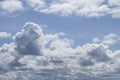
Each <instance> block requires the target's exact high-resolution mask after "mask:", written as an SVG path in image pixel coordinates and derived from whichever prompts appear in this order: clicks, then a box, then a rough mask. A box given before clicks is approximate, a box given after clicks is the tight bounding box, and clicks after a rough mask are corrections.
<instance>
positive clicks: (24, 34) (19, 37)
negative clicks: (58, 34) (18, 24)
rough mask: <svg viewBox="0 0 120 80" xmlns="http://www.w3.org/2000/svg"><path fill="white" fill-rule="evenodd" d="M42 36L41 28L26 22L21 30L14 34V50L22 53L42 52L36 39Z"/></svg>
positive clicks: (35, 53) (33, 53) (38, 53)
mask: <svg viewBox="0 0 120 80" xmlns="http://www.w3.org/2000/svg"><path fill="white" fill-rule="evenodd" d="M42 36H43V34H42V29H41V28H40V27H39V26H38V25H37V24H33V23H30V22H29V23H26V24H25V26H24V28H23V30H22V31H21V32H18V33H17V34H16V35H15V36H14V42H15V46H16V48H15V50H16V51H17V52H18V53H19V54H22V55H40V54H42V52H41V49H42V48H41V46H40V45H38V39H39V38H41V37H42ZM39 44H40V43H39Z"/></svg>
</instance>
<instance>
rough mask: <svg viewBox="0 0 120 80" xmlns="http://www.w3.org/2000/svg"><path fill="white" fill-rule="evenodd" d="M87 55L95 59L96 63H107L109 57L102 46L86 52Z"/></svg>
mask: <svg viewBox="0 0 120 80" xmlns="http://www.w3.org/2000/svg"><path fill="white" fill-rule="evenodd" d="M88 55H89V56H91V57H93V58H95V60H96V61H98V62H101V61H102V62H105V61H109V59H110V58H109V57H108V56H107V54H106V49H105V48H104V46H98V47H96V48H95V49H92V50H91V51H90V52H88Z"/></svg>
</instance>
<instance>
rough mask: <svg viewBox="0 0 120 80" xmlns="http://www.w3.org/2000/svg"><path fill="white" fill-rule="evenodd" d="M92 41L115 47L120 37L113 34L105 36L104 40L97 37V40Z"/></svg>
mask: <svg viewBox="0 0 120 80" xmlns="http://www.w3.org/2000/svg"><path fill="white" fill-rule="evenodd" d="M92 41H93V42H96V43H103V44H107V45H113V44H116V43H118V42H119V41H120V37H119V36H118V35H117V34H113V33H111V34H108V35H105V36H104V38H103V39H99V38H97V37H95V38H93V40H92Z"/></svg>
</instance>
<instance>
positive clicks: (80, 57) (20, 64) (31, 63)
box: [0, 22, 120, 78]
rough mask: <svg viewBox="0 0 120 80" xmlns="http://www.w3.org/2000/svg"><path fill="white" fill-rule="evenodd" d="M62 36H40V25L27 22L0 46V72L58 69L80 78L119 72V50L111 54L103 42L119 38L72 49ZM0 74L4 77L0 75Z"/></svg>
mask: <svg viewBox="0 0 120 80" xmlns="http://www.w3.org/2000/svg"><path fill="white" fill-rule="evenodd" d="M64 35H65V34H64V33H63V32H61V33H56V34H44V33H43V30H42V28H41V26H39V25H38V24H35V23H32V22H27V23H26V24H25V25H24V27H23V29H22V30H21V31H20V32H18V33H16V34H15V36H13V42H11V43H10V44H4V45H3V46H2V47H0V69H1V70H7V71H8V73H9V71H10V70H11V69H13V70H28V69H30V70H41V69H53V70H54V69H61V68H62V69H69V71H71V73H80V74H84V75H88V74H89V75H94V74H99V75H100V74H102V75H103V74H106V73H119V71H118V70H119V69H120V68H119V64H120V61H119V57H120V50H115V51H112V50H110V48H109V43H106V42H104V41H105V40H108V41H110V40H112V41H113V40H115V39H118V40H119V36H115V35H113V34H109V35H107V36H105V37H104V38H103V41H102V40H99V42H98V43H97V42H96V41H95V40H94V41H95V42H93V43H86V44H85V45H82V46H76V47H74V48H73V47H72V45H73V40H71V39H68V38H66V37H64ZM61 36H63V37H61ZM113 38H115V39H113ZM110 44H112V43H110ZM5 74H6V75H7V73H5ZM5 74H4V75H5ZM0 75H2V76H4V75H3V72H2V74H0ZM16 75H17V74H16ZM0 78H2V77H0Z"/></svg>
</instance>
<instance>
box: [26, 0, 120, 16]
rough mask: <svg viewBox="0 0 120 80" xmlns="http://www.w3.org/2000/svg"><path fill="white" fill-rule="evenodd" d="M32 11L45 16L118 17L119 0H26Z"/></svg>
mask: <svg viewBox="0 0 120 80" xmlns="http://www.w3.org/2000/svg"><path fill="white" fill-rule="evenodd" d="M27 4H28V5H29V6H30V7H32V8H33V10H35V11H37V12H40V13H45V14H60V15H61V16H69V15H78V16H86V17H101V16H106V15H112V17H114V18H117V17H119V12H120V11H119V6H120V4H119V0H107V1H105V0H92V1H89V0H84V1H83V0H74V1H70V0H57V1H55V0H51V1H47V0H35V1H33V0H27Z"/></svg>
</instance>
